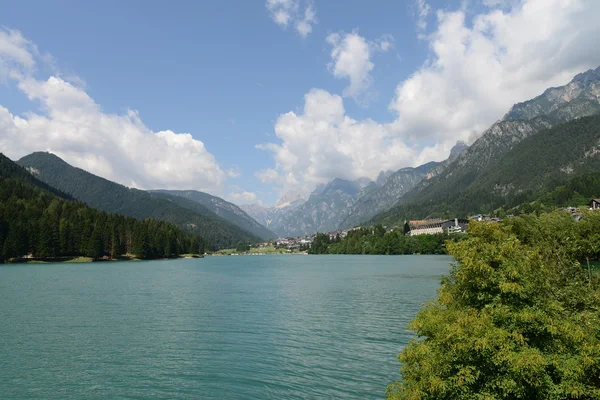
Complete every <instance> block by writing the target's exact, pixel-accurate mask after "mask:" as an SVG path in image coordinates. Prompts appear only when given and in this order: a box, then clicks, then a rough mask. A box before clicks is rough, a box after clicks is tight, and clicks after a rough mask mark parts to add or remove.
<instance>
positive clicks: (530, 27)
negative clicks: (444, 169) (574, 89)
mask: <svg viewBox="0 0 600 400" xmlns="http://www.w3.org/2000/svg"><path fill="white" fill-rule="evenodd" d="M437 20H438V26H437V30H436V31H435V32H433V33H432V34H431V35H430V36H429V39H428V40H429V46H430V48H431V50H432V54H433V56H432V57H431V59H429V60H428V61H427V62H426V63H425V64H424V66H423V67H421V68H420V69H418V70H417V71H416V72H415V73H413V75H412V76H410V77H409V78H408V79H407V80H405V81H404V82H402V83H400V84H399V85H398V87H397V88H396V95H395V98H394V99H393V101H392V102H391V104H390V109H391V110H393V111H394V112H397V113H398V116H399V117H398V120H397V122H396V124H395V129H396V130H397V131H398V132H399V133H401V134H402V135H404V136H406V137H410V138H412V139H414V140H432V141H439V140H444V139H448V138H450V137H452V138H455V139H462V140H468V138H469V137H470V136H472V135H473V134H477V133H480V132H482V131H483V130H485V129H486V128H487V127H489V126H490V125H491V124H492V123H493V122H494V121H496V120H497V119H499V118H501V117H502V115H503V114H504V113H506V112H507V111H508V109H509V108H510V106H511V105H512V104H514V103H516V102H520V101H524V100H527V99H529V98H532V97H534V96H536V95H539V94H541V93H542V92H543V91H544V90H545V89H546V88H548V87H552V86H558V85H564V84H566V83H567V82H568V81H569V80H570V79H571V78H572V77H573V76H574V75H576V74H577V73H579V72H581V71H584V70H587V69H589V68H592V67H597V66H598V65H599V64H600V51H598V47H597V45H596V38H597V37H598V35H599V34H600V25H598V23H597V21H598V20H600V8H599V7H598V5H597V3H596V2H595V1H593V0H569V1H563V0H524V1H521V2H519V3H518V4H517V5H514V6H513V7H512V8H510V9H508V10H501V9H493V10H489V11H488V12H485V13H483V14H480V15H476V16H475V17H474V18H473V19H472V21H468V20H467V17H466V15H465V12H463V11H455V12H443V11H438V12H437Z"/></svg>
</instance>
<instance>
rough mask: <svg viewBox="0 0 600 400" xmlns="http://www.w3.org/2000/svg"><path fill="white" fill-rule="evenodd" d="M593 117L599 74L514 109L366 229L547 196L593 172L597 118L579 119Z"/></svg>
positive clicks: (599, 105) (599, 97) (598, 102)
mask: <svg viewBox="0 0 600 400" xmlns="http://www.w3.org/2000/svg"><path fill="white" fill-rule="evenodd" d="M598 112H600V68H598V69H596V70H589V71H587V72H584V73H581V74H578V75H577V76H575V78H573V80H572V81H571V82H569V83H568V84H567V85H565V86H561V87H557V88H550V89H548V90H546V91H545V92H544V93H543V94H542V95H540V96H538V97H536V98H534V99H532V100H529V101H526V102H523V103H518V104H515V105H514V106H513V107H512V108H511V109H510V110H509V111H508V113H507V114H506V115H505V116H504V118H503V119H502V120H500V121H498V122H496V123H495V124H493V125H492V126H491V127H490V128H489V129H487V130H486V131H485V132H484V133H483V134H482V135H481V137H480V138H479V139H478V140H477V141H475V142H474V143H473V144H472V145H471V147H470V148H469V149H468V150H467V151H465V152H463V153H462V154H461V155H460V156H459V157H458V158H457V159H456V160H454V161H453V162H451V163H449V164H448V165H447V166H445V168H444V169H443V170H442V171H440V172H439V173H438V174H437V175H436V176H434V177H432V178H431V179H428V180H423V181H421V182H420V183H419V184H418V185H416V186H415V187H414V188H413V189H412V190H411V191H410V192H408V193H406V194H405V195H404V196H402V197H400V198H399V199H398V201H397V203H396V205H395V206H394V207H392V208H391V209H390V210H387V211H384V212H382V213H380V214H378V215H377V216H375V217H374V218H373V219H372V220H371V223H378V222H383V223H398V222H401V221H403V220H404V219H406V218H423V217H427V216H449V215H465V214H467V213H476V212H490V211H492V210H494V209H496V208H499V207H501V206H505V205H507V204H512V203H514V202H518V201H523V200H525V199H527V195H526V193H530V191H533V190H535V189H539V188H542V187H544V186H545V187H546V189H547V190H552V189H553V188H554V187H556V186H557V185H559V184H561V183H563V182H566V181H567V180H568V179H571V178H573V176H574V175H575V174H579V173H586V172H593V171H597V170H598V167H599V165H598V161H597V157H598V155H600V152H597V151H596V149H597V148H598V146H599V141H600V129H599V128H600V127H599V126H598V125H597V124H598V118H597V117H592V118H589V119H582V118H584V117H587V116H592V115H595V114H597V113H598ZM579 119H581V120H579ZM542 172H543V173H542ZM528 191H529V192H528Z"/></svg>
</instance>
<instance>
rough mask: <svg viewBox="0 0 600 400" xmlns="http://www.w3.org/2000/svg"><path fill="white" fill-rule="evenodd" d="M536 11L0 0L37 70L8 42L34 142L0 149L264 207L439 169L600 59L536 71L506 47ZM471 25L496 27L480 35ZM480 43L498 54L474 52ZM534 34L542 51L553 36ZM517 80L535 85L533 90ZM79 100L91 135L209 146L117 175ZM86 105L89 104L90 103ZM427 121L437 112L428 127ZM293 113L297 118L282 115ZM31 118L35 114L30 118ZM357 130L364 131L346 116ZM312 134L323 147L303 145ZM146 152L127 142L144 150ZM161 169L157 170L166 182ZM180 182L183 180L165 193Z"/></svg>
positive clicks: (5, 90)
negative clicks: (435, 165) (396, 173)
mask: <svg viewBox="0 0 600 400" xmlns="http://www.w3.org/2000/svg"><path fill="white" fill-rule="evenodd" d="M269 2H271V3H269ZM536 3H538V4H541V3H540V1H539V0H529V1H525V0H524V1H512V2H508V1H498V0H484V1H474V0H473V1H462V2H461V1H424V0H415V1H369V2H365V1H358V0H351V1H339V2H332V1H327V2H325V1H319V0H314V1H311V2H307V1H304V0H279V1H277V0H267V2H265V1H229V2H223V1H208V0H207V1H196V2H192V1H178V2H159V1H152V2H149V1H104V2H80V1H46V2H40V1H26V0H20V1H0V9H2V13H1V15H0V25H2V26H3V27H4V36H5V37H4V40H5V42H6V43H8V44H6V43H5V49H6V48H8V47H7V46H8V45H9V44H12V45H13V47H10V48H16V47H18V48H22V49H24V50H25V51H26V52H28V53H30V54H32V56H33V58H34V59H35V66H34V67H31V66H24V64H23V62H22V61H23V60H22V59H21V60H17V61H15V60H14V58H15V54H16V53H15V51H13V52H12V53H11V52H9V51H5V53H4V54H3V53H2V41H1V40H0V68H3V69H4V72H11V71H13V70H14V71H18V73H17V74H16V73H12V77H8V78H6V77H5V78H4V79H3V82H2V83H1V84H0V105H1V106H2V107H4V108H5V109H6V110H7V111H8V112H10V115H11V118H12V120H13V125H14V126H13V127H12V128H10V129H13V131H14V132H15V133H13V134H14V135H19V136H20V137H21V138H23V137H25V135H30V137H31V140H28V143H21V144H20V145H19V146H17V145H16V144H15V143H14V141H11V140H8V136H6V138H5V139H7V140H4V142H3V141H2V139H1V137H0V151H3V152H5V153H6V154H8V155H9V156H12V157H17V156H19V157H20V156H22V155H24V153H27V152H29V151H33V150H51V151H53V152H56V153H57V154H59V155H61V156H63V157H64V158H65V159H67V161H69V162H71V163H73V164H76V165H78V166H81V167H82V168H86V169H89V170H91V171H92V172H95V173H98V174H100V175H103V176H106V177H107V178H109V179H114V180H117V181H119V182H121V183H124V184H126V185H136V186H139V187H144V188H146V187H147V188H156V187H169V186H171V187H177V188H183V187H186V188H193V189H201V190H207V191H210V192H213V193H215V194H218V195H222V196H225V197H227V198H229V199H233V200H235V201H239V202H255V201H263V202H264V203H265V204H271V203H273V202H275V201H276V199H277V198H278V197H279V196H280V194H282V193H284V192H285V191H287V190H300V191H303V192H309V191H310V190H311V189H312V188H314V185H316V184H318V183H321V182H323V181H327V180H328V179H332V178H334V177H336V176H339V175H342V176H341V177H343V178H348V179H352V178H358V177H359V176H363V175H367V176H370V177H374V176H375V175H376V173H377V171H379V170H382V169H397V168H400V167H404V166H415V165H418V164H420V163H422V162H425V161H429V160H430V159H438V160H441V159H443V158H444V157H445V156H447V154H448V151H449V149H450V147H451V145H452V144H453V143H454V142H456V140H459V139H461V140H469V138H472V137H473V136H474V135H476V134H477V133H478V132H479V133H481V131H482V130H483V129H484V128H485V127H487V125H489V123H491V122H493V121H494V120H495V119H497V118H499V117H501V115H502V114H503V113H504V112H505V111H506V110H507V107H508V106H510V104H512V103H513V102H514V101H521V100H525V99H526V98H529V97H531V96H533V95H536V94H539V92H540V91H541V89H542V88H545V87H546V85H548V86H549V85H551V84H564V83H566V82H567V81H568V78H569V77H570V76H571V75H572V74H574V73H575V72H578V71H579V70H580V69H585V68H588V67H592V66H594V65H595V64H596V63H598V62H600V60H599V59H598V54H597V52H598V50H596V49H595V48H594V47H593V46H592V44H591V43H590V44H589V46H590V47H589V48H586V47H585V46H586V45H587V42H584V43H583V46H582V49H581V54H583V56H582V57H580V58H579V59H578V60H577V61H576V62H575V61H573V62H565V61H564V60H565V59H566V58H567V57H568V56H569V54H567V53H566V52H565V54H564V56H563V58H560V57H557V60H556V63H555V64H556V66H549V67H548V68H547V70H546V71H543V68H540V67H536V66H535V61H536V59H535V54H534V55H533V56H534V57H533V58H534V59H533V61H532V60H530V59H528V57H525V56H524V54H523V53H525V51H524V50H523V49H525V48H526V47H527V45H530V44H531V43H529V44H528V43H526V42H524V43H520V42H519V43H514V44H513V41H510V42H508V43H505V41H506V40H509V39H510V38H509V37H507V35H508V34H507V33H506V32H507V31H508V28H510V29H511V30H513V31H514V30H515V29H517V28H522V29H524V30H526V29H532V28H531V27H530V26H529V27H528V26H526V25H530V24H531V23H532V22H533V21H532V20H531V18H534V16H533V13H531V12H528V10H527V7H535V6H537V4H536ZM578 5H579V6H581V7H583V9H581V7H580V8H579V9H578V8H577V7H575V6H578ZM545 7H549V10H548V15H542V16H541V17H539V18H552V16H551V14H550V13H551V12H554V13H555V14H556V13H557V12H558V14H559V15H562V17H563V18H564V17H569V18H571V19H572V20H573V21H575V20H577V19H576V17H577V18H579V17H580V16H581V15H583V13H584V12H585V13H587V14H589V13H590V10H592V11H593V12H592V17H593V16H597V9H598V7H597V6H594V5H593V2H591V1H585V0H581V1H573V2H572V4H570V5H566V6H565V4H561V3H560V2H558V1H550V2H548V3H546V6H545ZM568 7H571V8H570V9H568ZM307 8H310V10H311V11H312V12H313V13H314V18H313V19H312V20H311V21H309V22H308V25H309V26H310V28H311V31H310V32H299V31H298V29H296V26H297V23H298V22H300V21H301V20H302V19H303V18H305V16H306V14H305V12H306V10H307ZM277 11H282V12H284V13H287V15H288V16H289V18H290V20H289V22H288V24H287V26H282V24H278V23H277V21H276V20H275V13H276V12H277ZM499 15H500V16H504V18H498V17H497V16H499ZM592 17H590V19H593V18H592ZM478 18H479V20H481V21H485V24H487V25H486V26H485V27H483V28H476V27H475V25H476V24H475V23H474V21H476V20H477V19H478ZM535 18H537V17H535ZM571 19H567V22H569V21H571ZM545 21H546V20H545ZM546 22H548V21H546ZM584 22H585V21H584ZM592 22H593V21H591V22H590V26H591V24H592ZM552 23H554V22H553V21H550V23H549V26H550V34H551V35H554V36H552V37H553V38H554V40H562V41H565V44H568V42H566V40H567V39H564V38H561V33H562V32H563V31H565V30H568V29H569V28H571V29H573V28H574V27H575V25H574V26H571V27H570V26H566V27H564V26H560V25H559V24H558V23H556V24H555V25H552ZM579 23H580V24H581V20H580V19H579ZM576 29H583V27H581V26H577V27H576ZM590 29H592V32H591V33H589V32H587V31H586V33H582V35H583V36H582V37H583V38H584V39H585V38H587V37H588V36H589V37H591V36H592V34H595V33H597V32H596V31H593V28H590ZM462 30H464V32H462ZM535 34H536V32H533V35H534V38H533V39H532V40H535ZM16 35H18V37H17V36H16ZM465 35H466V36H465ZM469 35H470V36H469ZM563 36H564V35H563ZM19 37H20V38H21V39H19ZM575 39H577V40H578V41H581V40H582V38H575ZM575 39H571V40H575ZM478 40H483V41H485V40H487V41H488V42H489V43H487V45H485V43H484V44H482V45H481V48H479V47H478V45H476V43H478ZM539 40H543V42H544V43H546V42H548V37H547V36H544V37H543V38H542V37H541V36H540V38H539ZM590 40H591V39H590ZM383 42H386V43H387V45H383ZM354 45H358V47H352V46H354ZM360 45H364V46H363V47H360ZM456 45H458V46H459V47H458V48H457V49H456V55H454V53H453V51H455V50H453V46H456ZM490 46H491V47H492V49H491V50H490V49H488V47H490ZM507 46H509V47H508V50H507V54H509V55H510V57H507V56H506V55H504V56H502V55H498V53H499V52H498V51H497V50H498V49H506V48H507ZM510 46H513V47H514V51H513V52H511V47H510ZM336 49H337V50H338V52H337V53H335V50H336ZM357 49H358V50H357ZM361 49H362V53H361ZM494 49H495V50H494ZM542 50H545V49H542ZM551 50H552V49H548V50H547V52H546V53H544V52H543V51H541V50H540V51H539V53H540V54H539V60H543V59H544V58H546V59H547V54H549V53H550V52H551ZM586 52H587V53H590V52H591V53H592V54H591V55H590V54H588V55H587V56H586V55H585V54H586ZM334 53H335V54H337V55H334ZM554 53H555V52H554ZM490 54H492V55H493V57H492V58H494V57H495V58H496V59H494V60H492V64H491V66H490V65H487V64H485V63H488V62H490V61H489V59H490ZM559 56H560V54H559ZM11 57H13V59H11ZM477 57H480V58H477ZM519 57H521V58H522V59H519ZM571 57H572V55H571ZM479 59H481V60H482V61H481V62H482V63H483V64H482V65H481V68H480V69H484V68H490V69H491V71H492V73H490V75H491V76H490V78H489V79H491V80H493V82H492V83H493V84H492V85H490V87H489V88H487V89H486V90H485V91H481V90H480V89H479V88H480V87H481V85H480V84H479V82H478V81H477V80H478V79H480V80H481V83H482V84H483V85H485V84H489V82H487V83H486V82H485V80H486V78H485V75H486V74H485V73H483V72H481V71H479V70H477V71H473V70H472V69H473V68H474V66H477V65H478V62H477V60H479ZM3 60H4V61H3ZM19 63H20V64H19ZM513 64H516V65H517V67H515V66H514V65H513ZM469 65H470V66H469ZM523 71H525V72H523ZM4 75H11V74H8V73H7V74H4ZM15 75H19V76H18V77H17V78H15ZM1 76H2V74H0V77H1ZM51 76H55V77H58V78H60V80H61V81H60V82H59V85H60V84H62V83H61V82H62V81H64V82H69V83H65V84H68V85H71V86H72V87H73V89H72V90H73V93H72V96H71V97H69V98H68V99H67V98H65V97H60V96H64V93H65V90H62V89H61V90H58V92H54V91H52V92H50V91H49V90H50V89H49V88H48V85H44V84H45V83H47V82H48V79H49V78H50V77H51ZM417 78H419V79H417ZM438 79H439V81H438ZM471 79H473V82H470V80H471ZM524 80H528V82H534V83H532V84H529V85H525V86H526V87H522V86H523V85H521V84H520V83H521V82H522V81H524ZM24 82H25V83H27V84H25V83H24ZM353 82H354V83H353ZM507 82H508V84H507ZM353 85H354V86H353ZM428 85H429V86H428ZM71 86H69V88H67V91H70V90H71ZM52 87H57V86H56V85H54V86H52ZM499 87H500V89H499ZM515 87H518V89H514V88H515ZM348 88H355V89H356V90H355V89H348ZM311 89H319V90H320V91H319V92H315V91H312V92H311ZM52 90H54V89H52ZM57 93H59V94H57ZM82 93H83V94H85V95H86V96H87V97H89V99H88V98H87V97H86V99H85V101H84V102H87V103H86V104H87V105H86V106H85V107H83V106H82V107H80V109H81V110H84V111H81V112H82V113H84V112H87V111H89V110H90V109H93V113H94V115H95V116H94V117H93V118H92V117H90V119H89V121H96V122H93V123H92V122H89V123H88V125H89V124H100V125H104V124H105V122H101V121H107V122H106V125H107V126H110V127H111V129H116V130H119V129H121V125H119V124H121V123H122V124H124V125H123V126H122V129H123V131H124V132H126V131H129V130H131V129H133V128H132V126H137V127H138V128H139V127H140V126H142V125H143V126H142V127H141V128H139V129H140V132H141V133H138V132H137V131H136V132H135V133H132V134H131V135H132V136H131V137H132V138H137V139H135V140H138V139H139V140H142V139H141V138H142V137H143V136H144V135H154V134H156V133H157V132H161V131H172V132H173V135H170V136H169V138H168V139H165V140H167V143H168V144H169V146H171V145H173V146H174V148H175V147H176V144H177V143H179V139H182V140H183V137H182V136H177V135H179V134H180V133H190V134H191V135H192V137H193V138H194V139H196V140H198V141H201V142H203V143H204V145H205V148H204V149H199V150H197V151H196V152H195V153H194V152H191V153H190V154H187V155H185V156H182V157H178V155H177V151H176V150H174V151H173V152H172V153H168V152H165V154H167V153H168V154H167V155H165V156H164V158H161V157H162V156H161V155H157V154H156V153H158V152H160V151H161V145H160V141H158V142H157V141H156V140H154V139H155V138H153V141H152V144H144V145H143V146H140V148H141V149H143V151H148V152H152V153H154V154H152V155H151V156H148V155H143V154H141V155H138V156H135V155H134V156H132V155H130V154H127V149H126V148H124V149H121V150H120V151H121V152H122V156H121V157H120V158H121V159H123V158H128V160H127V162H123V163H120V161H119V160H118V158H117V157H115V156H114V155H111V154H110V153H111V151H110V149H111V146H121V145H123V144H122V143H121V138H120V137H116V136H115V138H112V136H110V135H112V133H110V135H109V133H106V132H104V131H97V132H95V133H93V134H92V133H89V132H88V130H90V129H96V127H93V128H89V129H88V128H85V129H83V130H82V128H81V127H77V126H76V124H77V123H79V122H78V121H82V120H85V118H87V116H88V115H87V114H85V115H84V114H81V115H78V116H77V117H73V113H72V112H71V111H70V110H69V109H67V107H66V106H65V104H73V103H72V99H73V98H80V97H81V96H80V94H82ZM508 93H510V94H508ZM53 96H54V97H53ZM57 96H58V97H57ZM305 96H306V97H305ZM478 96H480V97H481V98H485V101H484V103H485V104H481V101H480V98H479V97H478ZM488 97H499V98H498V99H492V100H490V99H488ZM52 99H56V100H52ZM312 99H314V100H315V101H316V102H317V103H318V106H317V107H316V108H315V110H330V111H331V112H329V111H328V112H327V113H325V114H326V115H321V114H320V111H318V112H312V113H311V112H308V113H307V112H306V110H305V101H306V104H308V103H309V102H310V101H311V100H312ZM92 102H93V103H94V106H92V105H89V104H88V103H90V104H91V103H92ZM340 104H341V107H342V108H343V109H341V108H340ZM88 106H89V107H88ZM96 106H97V108H98V109H95V107H96ZM476 106H481V111H480V112H479V113H477V112H474V111H473V110H472V109H473V108H474V107H476ZM77 107H79V106H77ZM455 107H456V108H455ZM128 110H136V111H137V113H138V114H137V116H136V117H135V118H134V119H135V120H127V118H125V119H126V121H123V118H121V117H123V116H125V115H127V113H128V112H129V111H128ZM429 110H433V111H432V114H434V115H431V116H427V115H425V114H426V113H427V112H429ZM289 112H293V113H294V115H293V116H291V117H289V118H281V116H282V115H284V114H286V113H289ZM30 113H34V114H35V115H36V118H35V119H30V117H28V115H29V114H30ZM309 114H310V115H309ZM463 114H465V115H463ZM480 114H481V115H480ZM59 116H60V117H59ZM111 116H112V117H114V118H112V117H111ZM403 116H407V117H406V118H404V119H403ZM19 117H22V118H23V119H25V120H27V119H29V121H28V122H29V124H28V128H27V129H28V130H27V132H26V131H24V130H23V128H22V125H23V124H21V125H19V123H18V122H15V121H16V119H17V118H19ZM67 117H69V118H71V117H72V118H73V120H72V121H71V120H70V121H69V125H68V127H69V128H68V129H71V127H73V126H75V127H74V128H72V129H74V131H73V132H70V133H68V134H67V133H65V134H64V137H60V135H61V134H63V133H62V132H61V131H62V130H64V129H67V128H64V125H62V126H61V125H57V124H59V123H61V122H64V120H65V118H67ZM111 118H112V119H111ZM346 118H351V119H352V121H353V122H352V123H347V122H345V121H344V119H346ZM438 120H439V121H438ZM449 120H450V121H449ZM445 121H449V122H448V123H447V125H448V126H447V127H446V126H444V125H445V124H446V122H445ZM34 122H35V124H34ZM44 124H46V125H44ZM33 125H36V126H39V127H40V128H37V129H43V127H44V126H45V127H46V129H47V130H48V131H54V132H55V133H54V136H55V137H53V141H46V137H45V134H44V132H41V131H35V132H34V131H32V129H33V128H32V126H33ZM7 129H8V128H7ZM10 129H8V130H7V131H10ZM98 129H99V128H98ZM331 129H334V130H331ZM0 135H1V133H0ZM84 135H96V136H90V138H89V140H90V142H95V143H97V142H98V140H100V141H104V138H106V141H107V142H106V143H107V144H106V146H104V147H101V148H100V147H98V148H89V149H86V148H85V145H84V144H85V143H87V142H86V141H82V140H80V139H81V137H82V136H84ZM123 135H127V134H126V133H124V134H123ZM158 136H160V137H161V138H162V137H163V136H164V135H162V136H161V135H158ZM123 137H125V136H123ZM40 138H42V139H40ZM98 138H100V139H98ZM311 138H313V139H314V140H315V141H316V142H319V141H320V140H322V141H321V142H319V143H317V145H315V146H314V148H311V149H308V148H309V147H311V146H309V145H307V143H309V142H310V140H311ZM34 139H35V140H34ZM48 140H50V139H48ZM86 140H87V139H86ZM135 140H134V139H131V140H129V139H127V140H126V141H125V142H127V143H128V144H129V145H130V146H135V144H134V143H136V142H135ZM111 141H114V143H117V142H118V143H120V144H114V143H113V142H111ZM11 143H12V144H11ZM144 143H146V142H144ZM157 143H158V144H157ZM190 143H192V142H190ZM267 143H271V145H268V144H267ZM371 143H374V144H373V145H371ZM36 144H39V146H40V148H39V149H36V148H35V145H36ZM261 144H262V145H263V146H260V147H261V148H257V147H256V146H257V145H261ZM265 144H266V145H265ZM152 146H155V147H152ZM363 146H364V148H363ZM323 148H328V149H329V150H327V151H323ZM94 152H96V154H95V155H94V154H88V153H94ZM103 152H106V153H107V155H106V156H105V157H104V156H103V154H104V153H103ZM140 152H141V151H140ZM379 154H380V155H381V157H379V156H378V155H379ZM111 157H112V158H111ZM136 157H137V158H136ZM211 157H212V159H211V160H210V161H205V159H207V158H209V159H210V158H211ZM129 158H130V159H129ZM378 158H381V160H379V161H381V163H380V164H379V161H378ZM201 159H202V160H201ZM153 162H156V163H157V164H160V165H161V166H162V167H161V168H162V169H160V171H158V172H157V171H155V170H154V168H153V167H152V163H153ZM141 164H143V165H144V166H145V167H144V168H145V169H144V168H141V167H140V165H141ZM196 164H197V165H198V166H197V167H196V166H195V165H196ZM140 168H141V169H140ZM132 170H135V171H134V172H135V173H133V172H131V171H132ZM181 171H183V172H181ZM169 174H172V175H173V176H175V175H177V179H175V178H174V179H173V180H172V181H171V180H170V179H169V176H170V175H169ZM211 174H212V175H214V177H212V178H211V177H210V176H209V175H211ZM201 175H204V176H201Z"/></svg>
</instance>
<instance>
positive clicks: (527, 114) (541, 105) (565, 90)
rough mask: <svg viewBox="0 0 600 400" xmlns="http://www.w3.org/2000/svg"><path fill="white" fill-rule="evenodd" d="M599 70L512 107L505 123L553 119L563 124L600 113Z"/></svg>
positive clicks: (586, 73)
mask: <svg viewBox="0 0 600 400" xmlns="http://www.w3.org/2000/svg"><path fill="white" fill-rule="evenodd" d="M599 98H600V67H598V68H596V69H595V70H589V71H587V72H583V73H581V74H578V75H576V76H575V77H574V78H573V80H572V81H571V82H569V83H568V84H567V85H565V86H561V87H558V88H550V89H547V90H546V91H545V92H544V93H543V94H541V95H540V96H538V97H535V98H534V99H531V100H529V101H525V102H523V103H518V104H515V105H514V106H512V108H511V109H510V110H509V111H508V113H507V114H506V115H505V116H504V118H503V120H531V119H533V118H535V117H539V116H552V117H553V118H555V119H557V120H558V121H560V122H566V121H570V120H572V119H574V118H577V117H582V116H586V115H592V114H595V113H597V112H600V103H599V101H598V99H599Z"/></svg>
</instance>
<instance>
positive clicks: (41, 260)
mask: <svg viewBox="0 0 600 400" xmlns="http://www.w3.org/2000/svg"><path fill="white" fill-rule="evenodd" d="M204 257H205V256H204V255H202V254H182V255H179V256H177V257H164V258H148V259H141V258H137V257H135V256H133V255H124V256H119V257H115V258H100V259H93V258H92V257H85V256H73V257H18V258H13V259H10V260H8V261H6V262H5V263H4V264H0V265H11V264H67V263H72V264H83V263H107V262H108V263H111V262H125V261H160V260H177V259H194V258H196V259H198V258H204Z"/></svg>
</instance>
